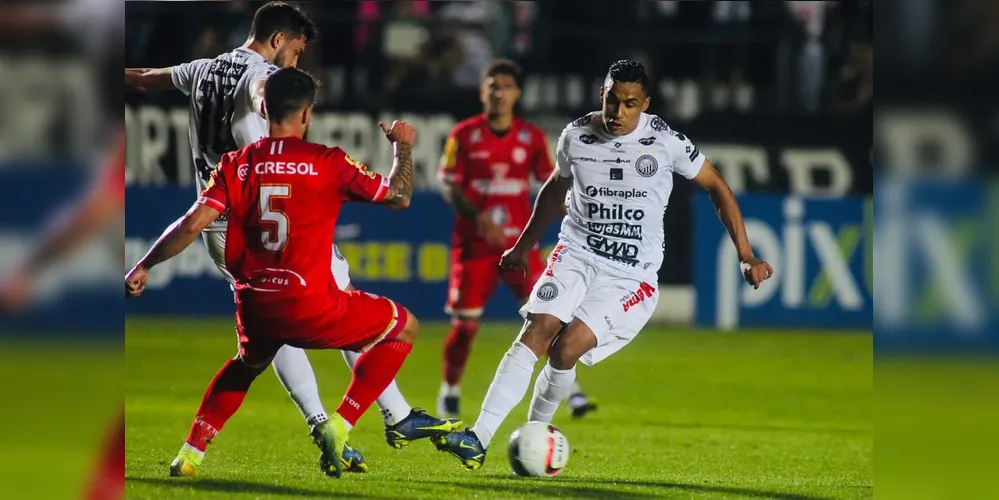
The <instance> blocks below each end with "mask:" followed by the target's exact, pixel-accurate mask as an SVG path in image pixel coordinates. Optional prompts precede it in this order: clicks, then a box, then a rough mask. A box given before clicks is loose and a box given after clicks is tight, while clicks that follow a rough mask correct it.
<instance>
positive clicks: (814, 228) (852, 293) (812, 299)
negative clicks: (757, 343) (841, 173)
mask: <svg viewBox="0 0 999 500" xmlns="http://www.w3.org/2000/svg"><path fill="white" fill-rule="evenodd" d="M738 198H739V206H740V208H741V209H742V213H743V217H744V219H745V223H746V230H747V232H748V233H749V241H750V243H752V245H753V249H754V251H755V253H756V256H757V257H759V258H761V259H764V260H766V261H767V262H769V263H770V264H771V265H772V266H773V268H774V277H773V278H771V279H770V280H768V281H766V282H765V283H764V284H763V285H762V286H760V288H759V289H758V290H754V289H753V288H752V287H751V286H749V285H747V284H746V283H745V281H744V280H743V278H742V275H741V273H740V271H739V261H738V258H737V256H736V252H735V246H734V245H732V242H731V239H730V238H729V235H728V232H727V231H726V230H725V228H724V227H723V226H722V224H721V223H720V222H719V220H718V217H717V215H716V213H715V210H714V206H713V205H712V204H711V202H710V200H709V199H708V198H707V196H704V195H700V194H699V195H698V196H697V198H696V201H695V215H694V218H695V221H694V223H695V226H694V231H695V238H696V239H695V251H694V255H695V257H694V260H695V262H694V265H695V267H694V286H695V289H696V291H697V301H696V302H697V306H696V311H695V320H696V322H697V323H698V324H700V325H710V326H714V327H717V328H722V329H731V328H737V327H754V326H757V327H764V326H766V327H788V328H801V327H804V328H809V327H821V328H830V329H870V328H871V327H872V320H871V318H872V312H873V306H872V298H871V297H872V293H871V290H872V289H873V280H872V279H871V278H872V276H873V245H872V238H871V228H872V216H873V214H872V211H871V204H870V202H869V201H867V200H864V199H861V198H836V199H831V198H829V199H806V198H800V197H794V196H771V195H743V196H739V197H738Z"/></svg>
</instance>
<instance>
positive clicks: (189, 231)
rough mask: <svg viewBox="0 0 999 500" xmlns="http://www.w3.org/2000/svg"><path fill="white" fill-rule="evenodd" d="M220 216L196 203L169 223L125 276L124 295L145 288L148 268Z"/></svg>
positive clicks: (178, 249)
mask: <svg viewBox="0 0 999 500" xmlns="http://www.w3.org/2000/svg"><path fill="white" fill-rule="evenodd" d="M220 215H222V214H221V213H220V212H219V211H218V210H215V209H214V208H212V207H209V206H208V205H205V204H203V203H200V202H198V203H195V204H194V205H193V206H192V207H191V209H190V210H188V211H187V213H186V214H184V216H183V217H181V218H179V219H177V221H176V222H174V223H173V224H170V226H168V227H167V228H166V230H165V231H163V235H162V236H160V237H159V239H158V240H156V243H153V247H152V248H150V249H149V252H147V253H146V255H145V256H143V257H142V259H140V260H139V263H138V264H136V265H135V267H133V268H132V270H131V271H129V273H128V275H127V276H126V277H125V295H126V296H128V297H136V296H138V295H140V294H141V293H142V291H143V290H144V289H145V287H146V280H147V279H148V276H149V270H150V269H152V268H153V267H154V266H156V265H157V264H159V263H161V262H164V261H167V260H169V259H171V258H173V257H174V256H176V255H177V254H179V253H180V252H183V251H184V249H185V248H187V247H189V246H190V245H191V243H194V240H196V239H198V236H199V235H200V234H201V232H202V231H204V230H205V229H206V228H207V227H208V226H209V225H211V223H212V222H213V221H214V220H215V219H218V218H219V216H220Z"/></svg>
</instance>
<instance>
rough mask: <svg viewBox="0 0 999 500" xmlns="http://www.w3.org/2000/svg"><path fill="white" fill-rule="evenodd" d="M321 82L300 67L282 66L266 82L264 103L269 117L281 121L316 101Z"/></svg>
mask: <svg viewBox="0 0 999 500" xmlns="http://www.w3.org/2000/svg"><path fill="white" fill-rule="evenodd" d="M318 87H319V84H318V83H317V82H316V79H315V78H313V77H312V75H310V74H309V73H308V72H306V71H302V70H300V69H298V68H290V67H289V68H281V69H279V70H277V71H275V72H274V73H273V74H271V76H269V77H267V81H266V82H265V83H264V105H265V106H266V107H267V119H268V120H269V121H271V122H272V123H281V122H283V121H284V120H286V119H287V118H288V117H289V116H291V115H293V114H295V113H297V112H299V111H301V110H303V109H305V108H307V107H309V106H312V105H313V104H314V103H315V102H316V89H317V88H318Z"/></svg>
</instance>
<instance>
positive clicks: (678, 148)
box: [665, 129, 706, 179]
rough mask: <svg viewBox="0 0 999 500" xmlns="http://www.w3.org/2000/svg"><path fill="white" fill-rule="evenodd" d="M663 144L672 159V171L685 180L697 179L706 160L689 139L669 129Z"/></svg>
mask: <svg viewBox="0 0 999 500" xmlns="http://www.w3.org/2000/svg"><path fill="white" fill-rule="evenodd" d="M665 142H666V150H667V152H668V154H669V155H670V157H672V159H673V162H672V163H671V164H672V165H673V171H674V172H676V173H678V174H680V175H682V176H684V177H686V178H687V179H693V178H694V177H697V174H698V173H699V172H700V171H701V167H702V166H704V160H705V159H706V158H705V157H704V155H703V154H701V150H700V149H699V148H698V147H697V146H695V145H694V143H692V142H691V141H690V138H689V137H687V136H685V135H683V134H681V133H680V132H677V131H676V130H673V129H669V133H668V134H667V135H666V138H665Z"/></svg>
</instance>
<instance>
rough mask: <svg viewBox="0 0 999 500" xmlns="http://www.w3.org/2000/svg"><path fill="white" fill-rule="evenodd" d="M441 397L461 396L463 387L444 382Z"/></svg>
mask: <svg viewBox="0 0 999 500" xmlns="http://www.w3.org/2000/svg"><path fill="white" fill-rule="evenodd" d="M440 396H441V397H444V396H455V397H458V396H461V386H460V385H451V384H448V383H447V382H443V381H442V382H441V392H440Z"/></svg>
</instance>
